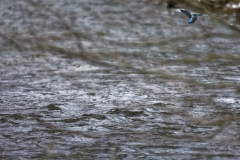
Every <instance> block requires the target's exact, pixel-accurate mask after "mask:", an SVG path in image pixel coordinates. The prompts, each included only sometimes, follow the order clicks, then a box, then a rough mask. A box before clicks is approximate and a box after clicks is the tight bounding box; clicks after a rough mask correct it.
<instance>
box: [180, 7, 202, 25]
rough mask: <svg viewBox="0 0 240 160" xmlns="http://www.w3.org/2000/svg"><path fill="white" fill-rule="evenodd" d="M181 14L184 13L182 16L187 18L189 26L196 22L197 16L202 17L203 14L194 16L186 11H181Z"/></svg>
mask: <svg viewBox="0 0 240 160" xmlns="http://www.w3.org/2000/svg"><path fill="white" fill-rule="evenodd" d="M181 12H182V13H184V14H186V15H187V16H188V18H189V19H188V23H189V24H193V23H194V22H195V21H196V20H197V17H198V16H202V15H203V14H202V13H199V14H196V13H194V14H191V13H190V12H188V11H186V10H183V9H181Z"/></svg>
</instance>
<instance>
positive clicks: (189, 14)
mask: <svg viewBox="0 0 240 160" xmlns="http://www.w3.org/2000/svg"><path fill="white" fill-rule="evenodd" d="M181 12H182V13H184V14H186V15H187V16H188V18H191V16H192V15H191V13H190V12H188V11H185V10H183V9H181Z"/></svg>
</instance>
